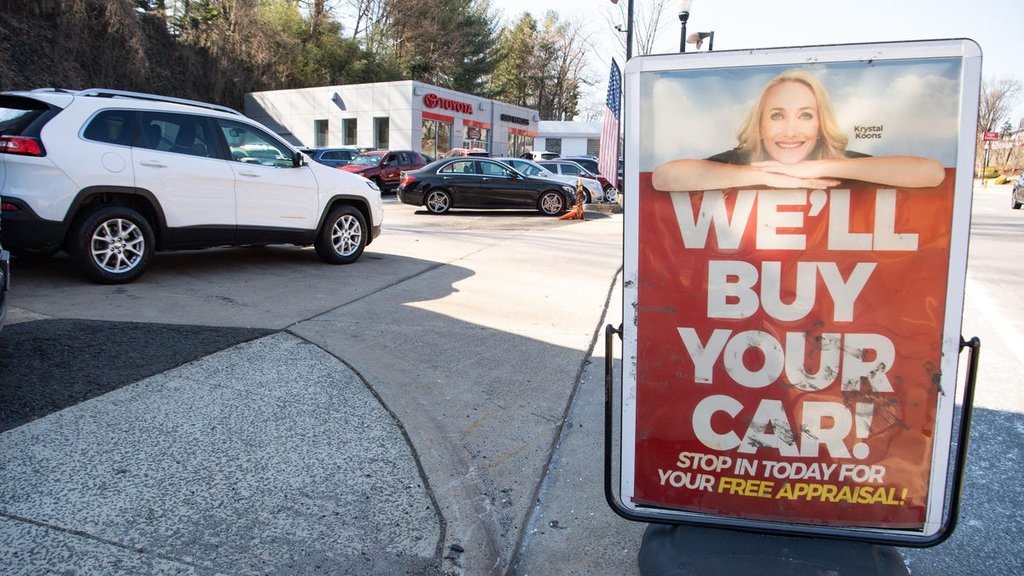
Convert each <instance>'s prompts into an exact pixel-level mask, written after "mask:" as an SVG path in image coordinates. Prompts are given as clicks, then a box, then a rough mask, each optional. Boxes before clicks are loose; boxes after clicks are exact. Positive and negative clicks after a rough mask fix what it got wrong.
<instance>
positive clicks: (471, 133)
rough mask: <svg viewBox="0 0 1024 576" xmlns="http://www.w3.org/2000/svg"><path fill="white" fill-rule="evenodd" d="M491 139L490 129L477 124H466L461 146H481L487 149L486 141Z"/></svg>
mask: <svg viewBox="0 0 1024 576" xmlns="http://www.w3.org/2000/svg"><path fill="white" fill-rule="evenodd" d="M490 139H491V129H490V128H481V127H479V126H466V127H465V128H464V130H463V134H462V146H463V147H465V148H483V149H484V150H489V148H488V147H487V142H488V141H490Z"/></svg>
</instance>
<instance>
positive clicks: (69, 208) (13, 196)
mask: <svg viewBox="0 0 1024 576" xmlns="http://www.w3.org/2000/svg"><path fill="white" fill-rule="evenodd" d="M306 159H307V157H306V156H305V155H304V154H302V153H301V152H299V151H297V150H296V149H294V148H292V147H291V146H290V145H289V144H288V143H286V142H285V141H284V140H282V139H281V138H280V137H278V136H277V135H276V134H274V133H273V132H272V131H270V130H269V129H267V128H265V127H264V126H262V125H260V124H259V123H257V122H254V121H252V120H250V119H249V118H246V117H245V116H243V115H242V114H241V113H239V112H237V111H235V110H232V109H230V108H226V107H223V106H218V105H214V104H207V103H203V102H197V101H192V100H182V99H177V98H168V97H164V96H157V95H153V94H141V93H135V92H124V91H117V90H105V89H89V90H81V91H69V90H62V89H54V88H45V89H38V90H32V91H18V92H2V93H0V198H2V199H3V201H2V210H3V214H2V219H3V228H2V229H0V243H2V245H3V246H4V247H5V248H7V249H8V250H10V251H11V252H12V253H14V254H19V253H20V254H22V255H32V254H35V255H43V256H46V255H50V254H53V253H55V252H57V251H59V250H64V251H65V252H67V253H68V254H69V255H70V256H71V258H72V260H73V261H74V263H75V264H76V265H77V266H78V267H79V268H80V270H81V271H82V273H83V274H84V275H85V276H86V277H87V278H89V279H91V280H93V281H96V282H100V283H107V284H116V283H124V282H131V281H133V280H135V279H137V278H139V277H140V276H141V275H142V274H143V272H145V270H146V269H147V267H148V266H149V265H150V263H151V261H152V258H153V253H154V252H156V251H160V250H180V249H193V248H207V247H214V246H233V245H246V244H260V245H262V244H295V245H299V246H309V245H312V246H314V247H315V249H316V253H317V254H318V255H319V256H320V258H322V259H323V260H324V261H326V262H329V263H332V264H348V263H351V262H355V261H356V260H358V259H359V257H360V255H362V253H363V250H364V248H365V247H366V246H367V245H369V244H370V242H372V241H373V239H374V238H376V237H377V235H378V234H379V233H380V230H381V221H382V214H383V209H382V202H381V197H380V189H379V188H378V187H377V186H376V185H375V184H373V183H372V182H371V181H368V180H365V179H363V178H359V177H357V176H356V175H355V174H352V173H348V172H344V171H342V170H337V169H333V168H329V167H327V166H325V165H323V164H320V163H318V162H307V161H306Z"/></svg>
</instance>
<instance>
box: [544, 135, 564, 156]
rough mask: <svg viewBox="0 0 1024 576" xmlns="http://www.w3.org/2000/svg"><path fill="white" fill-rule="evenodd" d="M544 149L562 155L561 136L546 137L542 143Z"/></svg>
mask: <svg viewBox="0 0 1024 576" xmlns="http://www.w3.org/2000/svg"><path fill="white" fill-rule="evenodd" d="M544 149H545V150H547V151H548V152H554V153H555V154H558V155H559V156H561V155H562V139H561V138H548V139H547V141H546V142H545V143H544Z"/></svg>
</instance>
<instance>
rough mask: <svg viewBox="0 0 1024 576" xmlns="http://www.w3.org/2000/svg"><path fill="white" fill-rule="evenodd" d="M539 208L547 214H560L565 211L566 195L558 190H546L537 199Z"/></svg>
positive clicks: (542, 212)
mask: <svg viewBox="0 0 1024 576" xmlns="http://www.w3.org/2000/svg"><path fill="white" fill-rule="evenodd" d="M537 209H539V210H540V211H541V214H544V215H545V216H558V215H559V214H561V213H562V212H565V197H564V196H562V195H561V194H559V193H558V192H553V191H548V192H545V193H543V194H541V196H540V200H538V201H537Z"/></svg>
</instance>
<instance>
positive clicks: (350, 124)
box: [341, 118, 356, 146]
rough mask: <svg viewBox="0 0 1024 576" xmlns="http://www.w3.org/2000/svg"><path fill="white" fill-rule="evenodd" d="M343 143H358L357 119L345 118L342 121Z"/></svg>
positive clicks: (348, 144) (349, 144)
mask: <svg viewBox="0 0 1024 576" xmlns="http://www.w3.org/2000/svg"><path fill="white" fill-rule="evenodd" d="M341 143H342V144H343V145H345V146H355V145H356V119H355V118H344V119H342V121H341Z"/></svg>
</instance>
